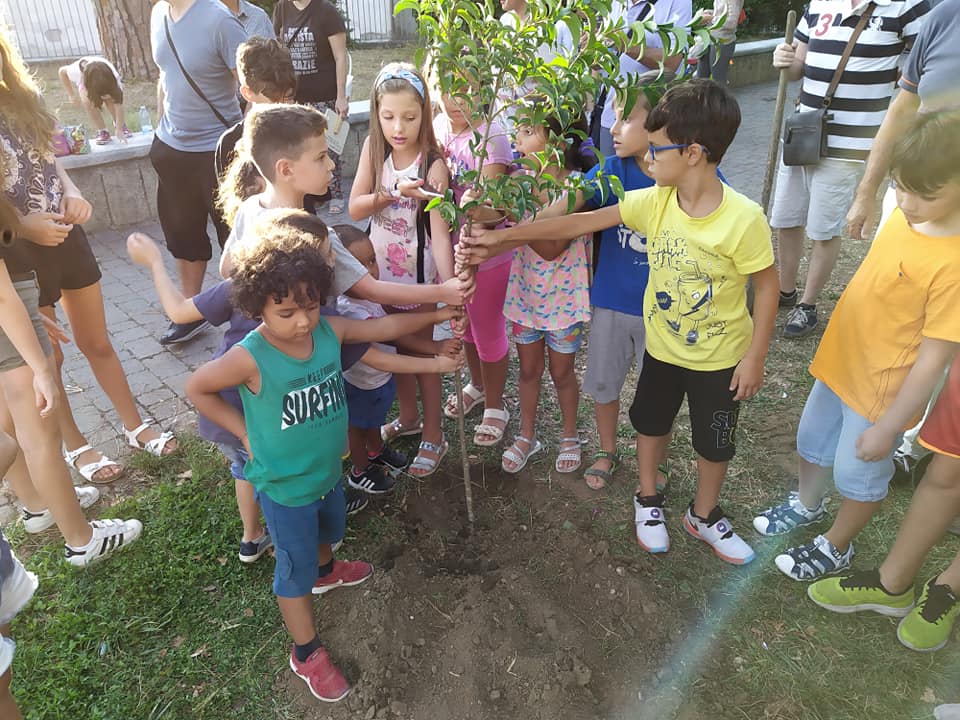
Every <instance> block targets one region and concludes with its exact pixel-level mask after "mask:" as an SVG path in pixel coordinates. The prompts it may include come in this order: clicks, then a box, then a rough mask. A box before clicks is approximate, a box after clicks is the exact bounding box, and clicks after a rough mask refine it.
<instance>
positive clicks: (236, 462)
mask: <svg viewBox="0 0 960 720" xmlns="http://www.w3.org/2000/svg"><path fill="white" fill-rule="evenodd" d="M217 447H218V448H220V452H222V453H223V456H224V457H225V458H226V459H227V460H229V461H230V474H231V475H233V479H234V480H246V479H247V476H246V475H244V474H243V467H244V465H246V464H247V460H249V459H250V456H249V455H247V449H246V448H245V447H243V446H242V445H241V446H240V447H234V446H233V445H227V444H226V443H217Z"/></svg>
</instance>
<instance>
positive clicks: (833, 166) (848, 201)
mask: <svg viewBox="0 0 960 720" xmlns="http://www.w3.org/2000/svg"><path fill="white" fill-rule="evenodd" d="M864 167H865V165H864V163H862V162H860V161H852V160H836V159H834V158H824V159H823V160H821V161H820V163H819V164H818V165H802V166H800V165H795V166H792V167H788V166H787V165H784V164H783V162H781V163H780V169H779V170H778V171H777V190H776V192H775V193H774V195H773V209H772V210H771V211H770V227H772V228H774V229H779V228H794V227H806V229H807V237H809V238H810V239H811V240H819V241H824V240H830V239H832V238H835V237H842V236H843V234H844V231H845V228H846V225H847V211H848V210H849V209H850V206H851V205H852V204H853V196H854V194H855V193H856V191H857V185H859V184H860V178H861V177H863V170H864Z"/></svg>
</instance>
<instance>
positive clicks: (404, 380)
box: [396, 375, 420, 428]
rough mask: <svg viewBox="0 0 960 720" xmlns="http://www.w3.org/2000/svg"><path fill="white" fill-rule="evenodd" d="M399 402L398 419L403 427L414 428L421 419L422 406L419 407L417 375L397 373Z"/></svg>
mask: <svg viewBox="0 0 960 720" xmlns="http://www.w3.org/2000/svg"><path fill="white" fill-rule="evenodd" d="M396 381H397V402H398V404H399V406H400V415H399V416H398V418H397V419H398V420H399V422H400V425H401V427H404V428H412V427H414V426H415V425H416V424H417V422H418V421H419V420H420V408H418V407H417V385H418V382H417V377H416V376H415V375H397V376H396Z"/></svg>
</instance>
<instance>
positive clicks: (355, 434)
mask: <svg viewBox="0 0 960 720" xmlns="http://www.w3.org/2000/svg"><path fill="white" fill-rule="evenodd" d="M372 434H375V435H376V437H377V440H378V441H379V439H380V431H379V430H374V431H372ZM370 435H371V431H370V430H365V429H363V428H358V427H354V426H353V425H350V426H349V428H348V429H347V438H348V439H349V441H350V462H351V463H352V464H353V467H354V468H355V469H357V470H363V469H365V468H366V467H367V465H369V464H370V461H369V460H368V459H367V443H368V442H369V440H368V438H369V437H370Z"/></svg>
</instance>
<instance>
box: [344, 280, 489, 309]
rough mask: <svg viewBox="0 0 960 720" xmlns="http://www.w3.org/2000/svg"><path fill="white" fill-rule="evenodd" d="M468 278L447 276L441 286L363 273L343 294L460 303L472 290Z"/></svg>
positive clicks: (382, 300)
mask: <svg viewBox="0 0 960 720" xmlns="http://www.w3.org/2000/svg"><path fill="white" fill-rule="evenodd" d="M472 289H473V285H472V280H471V281H469V282H468V281H464V280H460V279H459V278H450V279H449V280H447V281H446V282H445V283H443V284H442V285H406V284H404V283H395V282H387V281H385V280H374V279H373V277H371V276H370V275H369V274H367V275H364V276H363V277H362V278H360V279H359V280H358V281H357V282H356V283H354V284H353V285H351V286H350V289H349V290H347V292H346V294H347V295H349V296H350V297H352V298H357V299H359V300H370V301H371V302H375V303H379V304H380V305H394V306H397V305H420V304H423V303H444V304H446V305H461V304H463V301H464V296H467V295H469V294H470V293H471V292H472Z"/></svg>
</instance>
